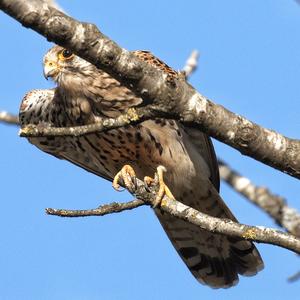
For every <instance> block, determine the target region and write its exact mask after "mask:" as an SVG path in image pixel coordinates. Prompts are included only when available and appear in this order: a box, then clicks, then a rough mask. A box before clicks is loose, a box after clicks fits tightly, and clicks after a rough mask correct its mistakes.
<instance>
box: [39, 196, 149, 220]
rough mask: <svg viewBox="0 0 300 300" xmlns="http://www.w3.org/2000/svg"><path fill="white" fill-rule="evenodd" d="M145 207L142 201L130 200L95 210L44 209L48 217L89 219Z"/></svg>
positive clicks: (102, 206)
mask: <svg viewBox="0 0 300 300" xmlns="http://www.w3.org/2000/svg"><path fill="white" fill-rule="evenodd" d="M142 205H145V202H144V201H142V200H138V199H135V200H132V201H130V202H125V203H117V202H112V203H110V204H105V205H101V206H99V207H97V208H95V209H85V210H69V209H55V208H46V210H45V211H46V213H47V214H48V215H54V216H59V217H69V218H72V217H90V216H104V215H107V214H112V213H119V212H122V211H125V210H131V209H134V208H137V207H139V206H142Z"/></svg>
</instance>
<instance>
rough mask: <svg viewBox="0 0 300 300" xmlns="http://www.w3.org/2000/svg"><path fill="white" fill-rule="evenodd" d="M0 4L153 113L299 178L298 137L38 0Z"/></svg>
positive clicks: (3, 8)
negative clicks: (219, 100) (219, 101)
mask: <svg viewBox="0 0 300 300" xmlns="http://www.w3.org/2000/svg"><path fill="white" fill-rule="evenodd" d="M0 9H2V10H3V11H4V12H6V13H7V14H9V15H10V16H12V17H13V18H15V19H16V20H18V21H19V22H21V23H22V24H23V25H24V26H26V27H30V28H32V29H34V30H35V31H37V32H39V33H40V34H42V35H43V36H45V37H46V38H47V39H48V40H50V41H54V42H55V43H57V44H59V45H61V46H63V47H66V48H68V49H70V50H72V51H73V52H74V53H76V54H77V55H79V56H81V57H82V58H84V59H86V60H88V61H90V62H91V63H93V64H94V65H96V66H97V67H98V68H100V69H103V70H104V71H105V72H107V73H109V74H110V75H112V76H113V77H115V78H116V79H118V80H119V81H120V82H121V83H122V84H124V85H126V86H128V87H129V88H130V89H132V90H133V91H134V92H135V93H136V94H137V95H140V96H141V97H142V98H143V99H144V104H145V105H146V104H147V108H148V110H149V111H151V112H152V113H153V114H155V116H156V117H167V118H173V119H178V120H181V121H182V122H184V123H188V124H190V123H193V124H197V125H198V126H199V128H200V129H201V130H202V131H204V132H206V133H208V134H209V135H211V136H213V137H214V138H216V139H218V140H220V141H222V142H224V143H226V144H228V145H229V146H231V147H234V148H235V149H237V150H239V151H240V152H241V153H243V154H246V155H248V156H251V157H252V158H254V159H256V160H258V161H261V162H263V163H265V164H267V165H269V166H271V167H274V168H276V169H278V170H281V171H283V172H285V173H288V174H290V175H291V176H294V177H296V178H300V142H299V141H298V140H295V139H289V138H287V137H284V136H283V135H281V134H279V133H276V132H275V131H272V130H268V129H265V128H263V127H260V126H258V125H257V124H255V123H253V122H251V121H249V120H247V119H246V118H244V117H242V116H239V115H236V114H234V113H232V112H230V111H228V110H227V109H225V108H223V107H222V106H218V105H216V104H214V103H212V102H211V101H209V100H208V99H207V98H206V97H204V96H202V95H201V94H199V93H198V92H197V91H195V89H194V88H193V87H192V86H191V85H189V84H188V83H187V82H186V81H185V80H184V79H183V78H179V79H176V78H173V79H172V80H170V78H168V77H167V76H166V74H164V73H163V72H162V71H160V70H158V69H156V68H155V67H153V66H151V65H149V64H147V63H144V62H142V61H140V60H139V59H138V58H137V57H135V56H134V54H132V53H130V52H128V51H126V50H125V49H122V48H120V47H119V46H118V45H117V44H116V43H114V42H113V41H111V40H110V39H108V38H107V37H106V36H105V35H103V34H102V33H101V32H100V31H99V30H98V29H97V28H96V26H95V25H93V24H88V23H80V22H78V21H76V20H74V19H73V18H71V17H68V16H66V15H65V14H63V13H62V12H59V11H57V10H56V9H54V8H52V7H48V6H47V5H46V4H45V3H42V2H41V1H38V0H31V1H24V0H0Z"/></svg>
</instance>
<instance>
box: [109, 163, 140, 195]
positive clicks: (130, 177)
mask: <svg viewBox="0 0 300 300" xmlns="http://www.w3.org/2000/svg"><path fill="white" fill-rule="evenodd" d="M135 180H136V176H135V172H134V170H133V168H132V167H131V166H130V165H124V166H123V168H122V169H121V171H119V172H118V173H117V175H116V176H115V178H114V180H113V183H112V186H113V188H114V189H115V190H116V191H120V184H119V183H120V182H121V183H122V184H124V186H125V187H126V189H128V190H129V191H130V192H132V191H134V188H135V185H136V182H135Z"/></svg>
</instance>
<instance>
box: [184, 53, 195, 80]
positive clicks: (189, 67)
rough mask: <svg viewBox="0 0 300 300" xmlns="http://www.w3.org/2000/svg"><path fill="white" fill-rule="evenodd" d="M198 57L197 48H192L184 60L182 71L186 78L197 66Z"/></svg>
mask: <svg viewBox="0 0 300 300" xmlns="http://www.w3.org/2000/svg"><path fill="white" fill-rule="evenodd" d="M198 58H199V52H198V51H197V50H193V51H192V52H191V54H190V56H189V57H188V59H187V60H186V62H185V66H184V67H183V69H182V71H183V72H184V73H185V77H186V79H187V78H188V77H190V76H191V75H192V73H194V72H195V71H196V69H197V67H198Z"/></svg>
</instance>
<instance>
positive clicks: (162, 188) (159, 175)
mask: <svg viewBox="0 0 300 300" xmlns="http://www.w3.org/2000/svg"><path fill="white" fill-rule="evenodd" d="M164 172H167V170H166V168H165V167H164V166H158V167H157V172H156V174H155V177H156V178H155V179H153V178H151V177H148V176H146V177H145V178H144V182H145V183H146V184H147V185H151V184H153V183H155V182H156V181H157V182H158V184H159V189H158V192H157V194H156V197H155V199H154V201H153V208H156V207H157V206H158V205H160V204H161V201H162V199H163V198H164V196H165V195H166V196H167V197H169V198H171V199H175V197H174V196H173V194H172V193H171V191H170V189H169V188H168V186H167V185H166V184H165V182H164V177H163V173H164Z"/></svg>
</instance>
